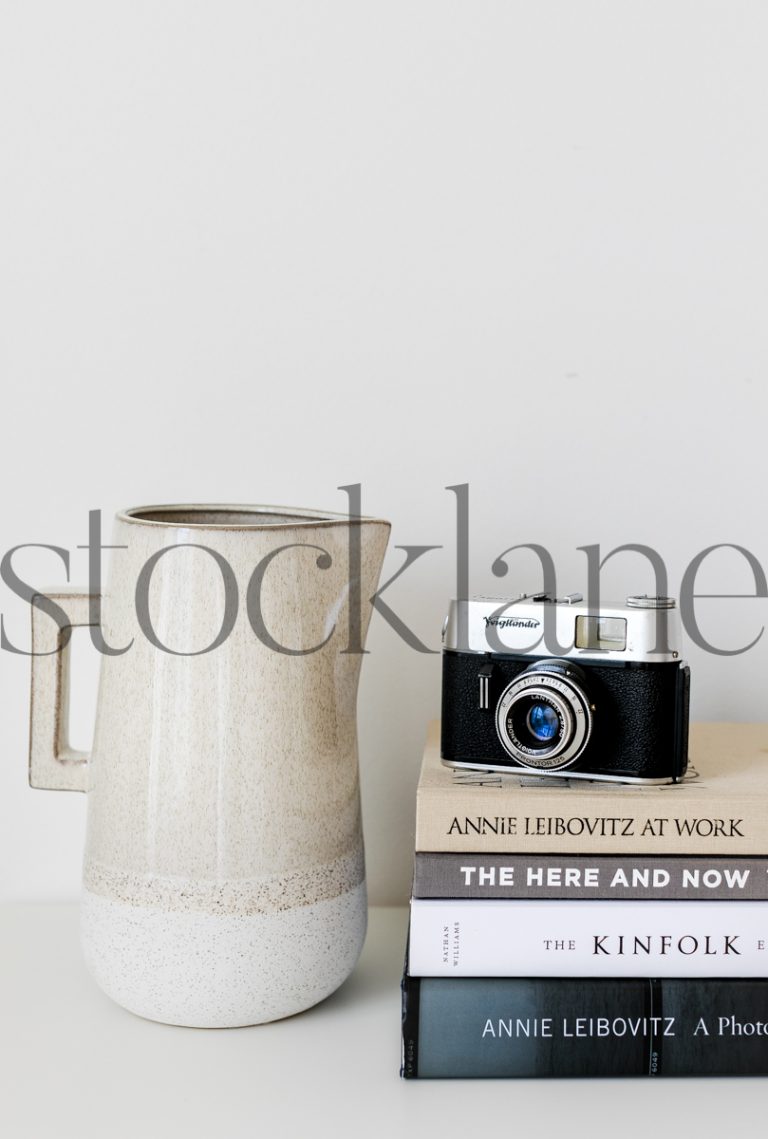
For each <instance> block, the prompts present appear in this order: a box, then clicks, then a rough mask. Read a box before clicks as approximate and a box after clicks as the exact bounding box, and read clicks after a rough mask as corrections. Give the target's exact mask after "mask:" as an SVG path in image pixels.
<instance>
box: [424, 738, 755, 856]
mask: <svg viewBox="0 0 768 1139" xmlns="http://www.w3.org/2000/svg"><path fill="white" fill-rule="evenodd" d="M689 754H690V758H689V767H688V774H687V775H686V777H685V779H684V780H683V781H682V782H681V783H668V784H663V785H660V786H642V785H637V784H620V783H601V782H599V781H597V780H595V781H587V780H577V779H573V780H569V779H567V778H566V777H561V776H558V777H552V776H536V775H529V774H527V773H525V772H523V771H520V770H516V771H515V772H509V773H507V772H504V773H497V772H481V771H468V770H459V769H455V768H450V767H446V766H445V765H444V764H443V763H442V761H441V759H440V725H439V722H437V721H435V722H434V723H432V724H431V725H430V728H429V734H428V736H427V743H426V747H425V749H424V761H423V764H422V769H421V776H420V778H419V786H418V791H417V798H416V850H417V851H448V852H457V853H458V852H461V851H467V852H472V853H476V854H480V853H483V852H486V851H487V852H507V853H514V852H526V853H527V852H533V851H538V852H540V853H542V854H544V853H554V854H560V853H573V854H692V855H723V854H726V855H739V854H741V855H756V854H757V855H767V854H768V724H719V723H717V724H716V723H695V724H691V729H690V748H689Z"/></svg>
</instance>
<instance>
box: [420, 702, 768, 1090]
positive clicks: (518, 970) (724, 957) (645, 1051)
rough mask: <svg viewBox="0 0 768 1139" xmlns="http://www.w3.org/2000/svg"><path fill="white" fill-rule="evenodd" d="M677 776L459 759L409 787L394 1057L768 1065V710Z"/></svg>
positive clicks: (585, 1064) (459, 1064)
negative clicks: (655, 782) (545, 769)
mask: <svg viewBox="0 0 768 1139" xmlns="http://www.w3.org/2000/svg"><path fill="white" fill-rule="evenodd" d="M690 757H691V762H690V769H689V775H688V777H687V778H686V779H685V780H684V781H683V782H682V783H678V784H665V785H661V786H643V785H616V784H613V785H610V784H606V783H599V782H585V781H583V780H570V781H569V780H568V779H566V778H562V779H560V778H558V779H552V778H548V779H542V778H540V777H536V776H530V775H526V774H525V773H524V772H510V773H509V774H507V773H506V772H505V773H504V774H496V773H490V772H489V773H483V772H479V771H468V770H455V769H452V768H449V767H446V766H444V765H443V764H442V762H441V760H440V741H439V725H438V724H435V725H433V726H432V728H431V730H430V734H429V737H428V740H427V745H426V749H425V754H424V762H423V766H422V771H421V777H420V780H419V788H418V793H417V817H416V855H415V873H414V883H413V898H412V900H411V923H410V931H409V944H408V956H407V960H406V971H405V975H404V977H403V1059H402V1075H403V1076H405V1077H407V1078H414V1077H429V1076H432V1077H441V1076H442V1077H447V1076H457V1077H471V1076H478V1077H489V1076H609V1075H616V1076H621V1075H642V1074H646V1075H661V1076H672V1075H715V1074H717V1075H739V1074H768V906H766V905H765V902H766V901H768V725H763V724H704V723H702V724H692V725H691V742H690Z"/></svg>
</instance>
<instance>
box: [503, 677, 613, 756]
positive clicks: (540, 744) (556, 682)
mask: <svg viewBox="0 0 768 1139" xmlns="http://www.w3.org/2000/svg"><path fill="white" fill-rule="evenodd" d="M585 689H586V677H585V675H584V673H583V672H582V670H581V669H580V668H579V667H578V666H577V665H573V664H571V663H570V662H569V661H565V660H557V659H552V660H545V661H537V662H535V663H534V664H531V665H529V667H528V668H527V669H525V671H524V672H522V673H520V675H519V676H518V677H517V678H516V679H515V680H513V681H512V683H511V684H508V685H507V687H506V688H505V689H504V691H503V692H502V694H501V698H500V699H499V703H498V705H497V707H496V733H497V735H498V737H499V740H500V742H501V744H502V746H503V748H504V749H505V751H507V752H508V753H509V755H511V756H512V758H513V759H515V760H517V762H518V763H521V764H523V766H525V767H531V768H534V769H539V770H546V771H557V770H560V769H561V768H564V767H570V766H571V765H572V764H573V763H575V762H576V760H577V759H578V757H579V756H580V755H581V753H582V752H583V751H584V748H585V747H586V744H587V741H588V740H589V737H590V734H591V731H592V708H591V705H590V701H589V697H588V696H587V694H586V690H585Z"/></svg>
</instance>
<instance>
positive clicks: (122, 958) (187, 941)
mask: <svg viewBox="0 0 768 1139" xmlns="http://www.w3.org/2000/svg"><path fill="white" fill-rule="evenodd" d="M388 534H389V523H387V522H384V521H382V520H379V519H372V518H360V519H354V520H350V518H349V517H348V516H346V515H332V514H327V513H323V514H321V513H318V512H316V511H310V510H294V509H291V508H282V507H262V506H253V507H250V506H248V507H230V506H172V507H147V508H137V509H130V510H125V511H122V512H121V513H119V514H118V515H117V518H116V521H115V529H114V540H113V543H114V547H115V548H114V550H113V553H112V566H111V574H110V580H109V585H108V588H107V590H106V591H105V594H104V597H103V600H102V607H101V632H102V635H103V638H104V642H105V645H106V646H107V648H106V649H105V650H104V655H102V663H101V673H100V684H99V696H98V709H97V715H96V725H95V732H94V741H93V747H92V752H91V754H90V755H83V754H80V753H76V752H74V751H72V749H71V748H70V747H69V744H68V739H67V723H66V720H67V714H66V708H67V687H68V650H67V643H68V638H69V634H70V632H71V630H70V629H69V626H72V627H74V626H78V625H89V624H91V623H92V621H93V613H94V606H93V601H94V599H93V598H89V596H88V593H87V591H77V590H64V591H61V592H58V593H55V594H53V593H50V592H49V593H48V594H47V595H46V596H47V597H48V598H50V601H51V602H52V603H53V604H54V606H58V612H59V616H58V618H57V617H56V616H55V613H54V615H52V612H51V606H50V604H48V606H47V609H48V611H45V603H44V604H43V605H42V606H41V605H40V598H39V597H38V598H36V599H35V601H34V602H33V608H32V616H33V622H32V624H33V652H34V653H35V654H38V655H35V656H33V658H32V660H33V667H32V716H31V745H30V783H31V784H32V786H34V787H45V788H52V789H70V790H79V791H85V792H87V796H88V812H87V816H88V824H87V838H86V850H85V862H84V881H83V894H82V905H81V934H82V944H83V950H84V954H85V959H86V962H87V965H88V968H89V970H90V972H91V973H92V975H93V977H94V978H95V980H96V981H97V983H98V984H99V985H100V986H101V988H102V989H103V990H104V991H105V992H106V993H108V994H109V996H111V997H112V998H113V999H114V1000H115V1001H117V1002H118V1003H119V1004H121V1005H123V1006H124V1007H125V1008H128V1009H130V1010H131V1011H132V1012H135V1013H138V1014H139V1015H141V1016H144V1017H148V1018H150V1019H153V1020H159V1021H163V1022H166V1023H169V1024H180V1025H194V1026H200V1027H217V1026H220V1027H224V1026H228V1027H231V1026H236V1025H245V1024H256V1023H261V1022H264V1021H268V1020H274V1019H277V1018H279V1017H284V1016H289V1015H291V1014H292V1013H295V1012H298V1011H300V1010H302V1009H305V1008H308V1007H309V1006H310V1005H313V1004H315V1003H316V1002H317V1001H320V1000H322V999H323V998H324V997H325V996H327V995H328V994H329V993H331V992H332V991H333V990H334V989H336V988H337V987H338V985H340V984H341V983H342V981H344V980H345V978H346V977H347V976H348V975H349V973H350V972H351V970H352V968H353V967H354V965H355V962H356V961H357V958H358V955H359V953H360V950H361V948H362V943H363V939H364V936H365V926H366V894H365V876H364V862H363V843H362V829H361V821H360V796H359V778H358V756H357V731H356V698H357V684H358V677H359V671H360V664H361V660H362V656H361V650H362V642H363V639H364V637H365V633H366V630H367V625H368V617H369V614H370V605H369V604H368V599H369V598H370V597H371V596H372V595H373V593H374V592H375V590H376V586H377V582H378V577H379V571H380V568H381V563H382V560H383V557H384V551H385V547H386V544H387V538H388ZM353 610H354V611H353ZM62 613H63V614H65V615H66V621H65V620H64V619H63V618H62V615H61V614H62Z"/></svg>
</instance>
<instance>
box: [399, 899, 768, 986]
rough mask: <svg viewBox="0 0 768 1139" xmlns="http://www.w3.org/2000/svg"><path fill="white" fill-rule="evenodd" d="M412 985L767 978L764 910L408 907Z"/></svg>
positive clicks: (613, 905) (760, 906) (610, 904)
mask: <svg viewBox="0 0 768 1139" xmlns="http://www.w3.org/2000/svg"><path fill="white" fill-rule="evenodd" d="M408 972H409V973H410V975H411V976H413V977H765V976H768V903H766V902H732V901H725V902H708V901H707V902H683V903H678V902H669V901H667V902H656V901H650V902H616V901H603V902H594V901H527V900H526V901H509V900H507V899H501V900H494V901H479V900H478V899H475V898H472V899H467V900H459V901H455V900H448V901H433V900H425V899H420V898H415V899H413V900H412V902H411V927H410V935H409V960H408Z"/></svg>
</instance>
